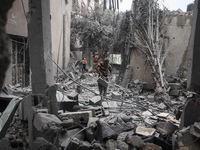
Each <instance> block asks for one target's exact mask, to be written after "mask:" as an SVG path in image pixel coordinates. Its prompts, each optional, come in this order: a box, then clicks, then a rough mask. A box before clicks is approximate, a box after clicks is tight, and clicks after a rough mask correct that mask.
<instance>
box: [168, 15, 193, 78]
mask: <svg viewBox="0 0 200 150" xmlns="http://www.w3.org/2000/svg"><path fill="white" fill-rule="evenodd" d="M191 19H192V17H191V16H173V17H172V19H171V21H169V26H168V30H167V34H166V36H167V37H168V39H165V41H166V50H169V53H168V55H167V57H166V61H165V66H166V73H167V74H178V75H180V74H181V73H182V72H183V71H184V70H187V69H188V46H189V38H190V33H191V22H192V20H191Z"/></svg>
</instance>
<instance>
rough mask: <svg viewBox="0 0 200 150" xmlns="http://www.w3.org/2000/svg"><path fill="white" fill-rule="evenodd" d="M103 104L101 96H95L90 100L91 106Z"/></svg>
mask: <svg viewBox="0 0 200 150" xmlns="http://www.w3.org/2000/svg"><path fill="white" fill-rule="evenodd" d="M100 103H101V96H94V97H92V98H91V99H90V100H89V104H90V105H100Z"/></svg>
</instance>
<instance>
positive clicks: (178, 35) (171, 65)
mask: <svg viewBox="0 0 200 150" xmlns="http://www.w3.org/2000/svg"><path fill="white" fill-rule="evenodd" d="M186 14H187V13H185V16H180V15H179V16H171V17H172V18H171V17H170V18H171V19H170V20H168V23H169V26H168V29H167V33H166V35H165V36H166V38H165V50H169V52H168V54H167V57H166V61H165V66H166V73H167V74H181V73H183V72H184V71H185V70H186V71H187V68H188V46H189V38H190V33H191V18H192V16H188V15H186ZM130 64H131V65H132V66H133V78H134V79H139V80H141V81H144V82H150V83H152V82H153V80H152V76H151V69H150V67H149V66H147V64H146V59H145V57H144V56H141V54H139V53H138V52H137V50H134V51H133V52H132V54H131V61H130ZM184 77H186V76H184Z"/></svg>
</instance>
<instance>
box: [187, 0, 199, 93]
mask: <svg viewBox="0 0 200 150" xmlns="http://www.w3.org/2000/svg"><path fill="white" fill-rule="evenodd" d="M199 26H200V2H199V0H195V4H194V14H193V20H192V31H191V37H190V47H189V64H190V66H189V69H188V83H187V87H188V89H190V90H193V91H196V90H197V89H198V88H200V71H199V70H200V65H199V64H200V59H199V58H200V42H199V40H200V28H199Z"/></svg>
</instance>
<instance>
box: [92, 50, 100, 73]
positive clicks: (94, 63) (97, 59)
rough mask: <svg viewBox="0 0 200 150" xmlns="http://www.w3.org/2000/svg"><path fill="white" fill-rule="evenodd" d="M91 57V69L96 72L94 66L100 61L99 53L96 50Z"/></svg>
mask: <svg viewBox="0 0 200 150" xmlns="http://www.w3.org/2000/svg"><path fill="white" fill-rule="evenodd" d="M92 59H93V71H94V72H96V71H95V66H96V65H98V64H99V63H100V57H99V53H98V52H96V53H95V55H92Z"/></svg>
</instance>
